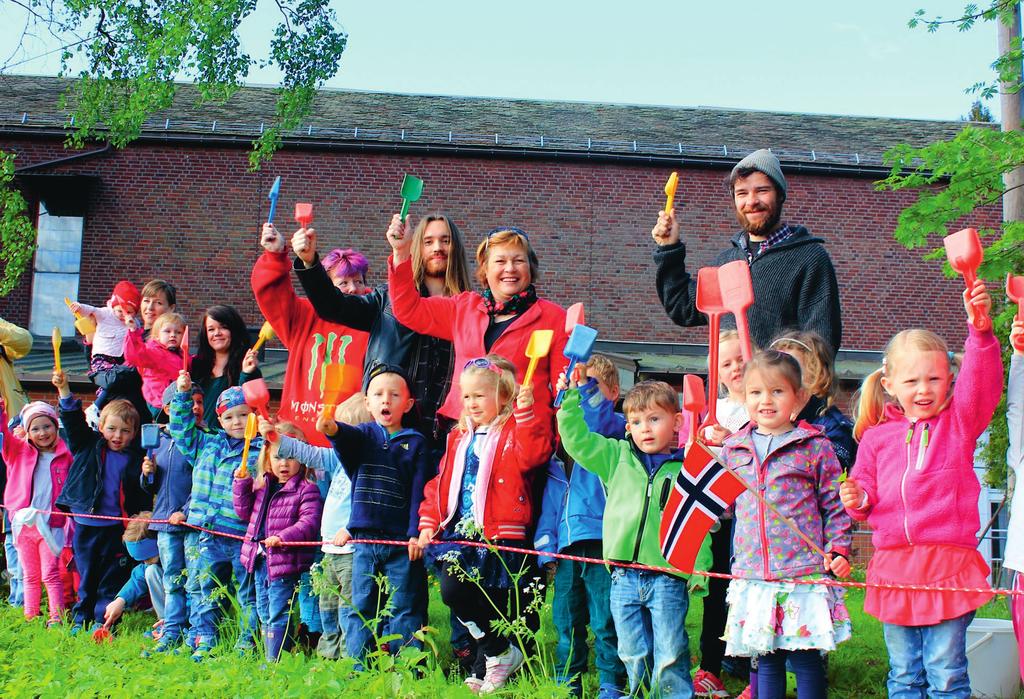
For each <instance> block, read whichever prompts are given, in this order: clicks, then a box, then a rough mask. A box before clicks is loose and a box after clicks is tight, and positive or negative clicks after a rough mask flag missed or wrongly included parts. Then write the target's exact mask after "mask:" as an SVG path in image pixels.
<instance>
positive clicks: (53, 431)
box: [27, 415, 57, 451]
mask: <svg viewBox="0 0 1024 699" xmlns="http://www.w3.org/2000/svg"><path fill="white" fill-rule="evenodd" d="M27 434H28V441H30V442H32V445H33V446H35V448H36V449H38V450H39V451H53V449H54V447H55V446H56V445H57V425H55V424H54V422H53V420H51V419H50V418H48V417H46V416H44V415H39V416H38V417H34V418H32V422H31V424H29V426H28V433H27Z"/></svg>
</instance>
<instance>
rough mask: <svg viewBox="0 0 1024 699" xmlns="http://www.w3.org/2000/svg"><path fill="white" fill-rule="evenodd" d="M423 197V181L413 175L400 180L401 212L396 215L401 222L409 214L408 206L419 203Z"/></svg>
mask: <svg viewBox="0 0 1024 699" xmlns="http://www.w3.org/2000/svg"><path fill="white" fill-rule="evenodd" d="M421 196H423V180H421V179H420V178H419V177H415V176H413V175H406V176H405V178H404V179H403V180H402V212H401V213H400V214H399V215H398V217H399V218H400V219H402V221H405V217H406V216H407V215H408V214H409V204H411V203H413V202H414V201H419V200H420V197H421Z"/></svg>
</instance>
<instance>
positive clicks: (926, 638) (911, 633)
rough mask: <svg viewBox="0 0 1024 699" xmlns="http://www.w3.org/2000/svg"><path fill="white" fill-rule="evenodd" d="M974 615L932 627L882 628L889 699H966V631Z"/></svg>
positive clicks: (891, 625)
mask: <svg viewBox="0 0 1024 699" xmlns="http://www.w3.org/2000/svg"><path fill="white" fill-rule="evenodd" d="M973 620H974V612H970V613H968V614H964V615H963V616H961V617H957V618H956V619H947V620H946V621H943V622H941V623H939V624H933V625H932V626H898V625H896V624H883V625H882V627H883V633H884V635H885V646H886V648H887V649H888V650H889V678H888V681H887V683H886V684H887V686H888V688H889V697H890V699H924V697H925V694H926V693H927V695H928V697H934V698H935V699H968V697H970V696H971V681H970V679H969V678H968V677H967V627H968V626H969V625H970V623H971V622H972V621H973Z"/></svg>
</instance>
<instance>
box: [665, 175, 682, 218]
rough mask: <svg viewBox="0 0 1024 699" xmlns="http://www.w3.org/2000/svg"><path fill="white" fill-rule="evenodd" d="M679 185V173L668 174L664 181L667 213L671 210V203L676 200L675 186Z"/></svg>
mask: <svg viewBox="0 0 1024 699" xmlns="http://www.w3.org/2000/svg"><path fill="white" fill-rule="evenodd" d="M677 186H679V173H678V172H673V173H672V174H671V175H669V176H668V182H666V183H665V213H666V214H667V213H668V212H669V211H671V210H672V205H673V204H674V203H675V201H676V187H677Z"/></svg>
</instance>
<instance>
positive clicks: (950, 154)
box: [877, 0, 1024, 486]
mask: <svg viewBox="0 0 1024 699" xmlns="http://www.w3.org/2000/svg"><path fill="white" fill-rule="evenodd" d="M1017 4H1018V3H1017V2H1016V0H1014V1H1013V2H1009V1H1002V0H998V1H995V2H992V3H990V4H989V5H987V6H985V7H979V6H977V5H975V4H968V5H967V6H965V7H964V11H963V13H962V14H961V15H960V16H958V17H955V18H953V19H944V18H942V17H933V18H928V17H926V12H925V11H924V10H918V11H917V12H916V13H915V15H914V17H913V18H912V19H911V20H910V22H909V26H910V27H911V28H914V27H924V28H926V29H927V30H928V31H930V32H934V31H938V30H939V29H941V28H942V27H944V26H949V27H954V28H956V29H957V30H959V31H967V30H969V29H971V28H972V27H974V26H975V25H976V23H977V22H979V21H982V22H1003V23H1006V24H1009V23H1011V22H1014V21H1016V19H1015V17H1014V12H1015V10H1016V7H1017ZM1020 66H1021V42H1020V39H1019V38H1016V39H1014V40H1012V41H1011V42H1010V43H1009V46H1008V49H1007V50H1006V51H1004V52H1003V53H1002V54H1001V55H999V57H998V58H997V59H996V60H995V61H994V62H993V63H992V69H993V71H994V74H995V77H993V78H992V79H991V80H988V81H981V82H977V83H975V84H974V85H972V86H970V87H969V88H967V90H966V91H967V92H968V93H969V94H974V95H977V97H978V100H979V101H978V102H977V103H976V106H978V107H983V102H984V101H985V100H988V99H989V98H991V97H992V96H994V95H996V94H997V93H998V92H999V91H1000V90H1002V91H1003V92H1009V93H1017V92H1019V91H1020V89H1021V86H1022V81H1021V69H1020ZM974 111H975V110H974V109H972V114H973V113H974ZM885 162H886V164H887V165H888V166H889V167H890V168H891V171H890V174H889V176H888V177H887V178H885V179H884V180H882V181H880V182H878V183H877V187H878V188H879V189H881V190H891V191H900V190H909V191H913V192H916V193H917V200H916V201H915V202H914V203H913V204H911V205H910V206H908V207H907V208H905V209H904V210H903V211H902V212H900V215H899V218H898V221H897V225H896V230H895V232H894V235H895V237H896V240H897V241H899V242H900V243H902V244H903V245H905V246H906V247H907V248H919V247H924V248H928V249H929V252H928V253H927V255H926V257H927V258H929V259H936V258H938V259H941V258H943V257H944V256H945V255H944V251H943V249H942V247H941V237H942V236H945V235H948V234H949V233H951V232H954V231H956V230H958V229H960V228H964V227H966V226H968V225H971V223H970V222H971V221H972V216H973V214H974V213H975V212H976V211H977V210H978V209H979V208H982V207H989V206H997V205H999V204H1000V202H1001V201H1002V199H1003V196H1004V194H1006V193H1007V192H1009V191H1011V190H1013V189H1017V188H1018V187H1020V185H1007V184H1006V179H1007V178H1008V176H1009V175H1010V174H1011V173H1013V172H1014V171H1016V170H1017V169H1018V168H1020V167H1022V166H1024V133H1022V132H1021V131H1000V130H998V129H996V128H992V127H985V126H978V125H974V124H970V125H967V126H965V127H964V128H963V129H962V130H961V131H960V132H959V133H958V134H957V135H956V136H955V137H953V138H952V139H949V140H944V141H937V142H935V143H932V144H930V145H927V146H924V147H921V148H914V147H911V146H907V145H899V146H896V147H894V148H892V149H890V150H889V151H888V152H887V153H886V154H885ZM978 232H979V233H980V234H981V235H982V237H983V240H984V242H985V261H984V263H983V264H982V266H981V269H980V270H979V276H980V277H981V278H982V279H986V280H988V281H990V282H995V283H997V284H999V285H1001V283H1002V281H1003V280H1004V279H1005V277H1006V274H1007V273H1008V272H1014V271H1024V222H1021V221H1004V222H1003V223H1002V224H1001V225H1000V226H999V227H998V228H979V231H978ZM947 272H948V273H950V274H952V271H951V270H949V268H948V266H947ZM994 301H995V304H996V305H995V313H994V319H993V320H994V324H995V330H996V333H997V335H998V336H999V337H1001V338H1004V339H1005V338H1006V337H1008V335H1009V328H1010V324H1011V322H1012V320H1013V314H1014V312H1015V311H1016V307H1015V306H1012V307H1011V305H1010V304H1008V303H1006V299H1005V298H1004V297H1003V296H1002V295H1001V294H998V293H996V294H994ZM1006 351H1007V356H1006V358H1007V360H1008V358H1009V349H1008V348H1007V350H1006ZM1006 444H1007V442H1006V419H1005V403H1004V404H1003V405H1001V406H1000V408H999V410H998V411H997V413H996V417H995V419H994V420H993V421H992V427H991V431H990V439H989V442H988V444H987V445H986V447H985V451H984V456H983V458H984V459H985V461H986V463H987V464H988V467H989V468H988V480H989V482H990V483H991V484H992V485H997V486H999V485H1003V484H1005V482H1006Z"/></svg>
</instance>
